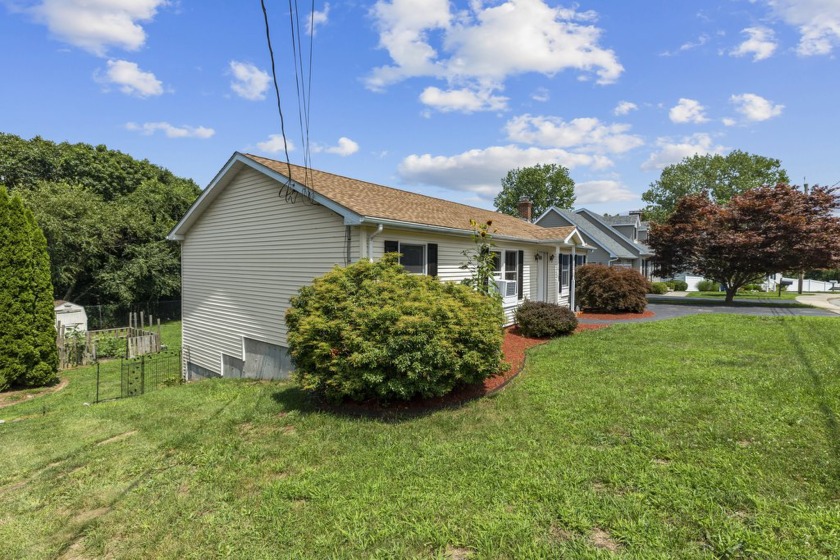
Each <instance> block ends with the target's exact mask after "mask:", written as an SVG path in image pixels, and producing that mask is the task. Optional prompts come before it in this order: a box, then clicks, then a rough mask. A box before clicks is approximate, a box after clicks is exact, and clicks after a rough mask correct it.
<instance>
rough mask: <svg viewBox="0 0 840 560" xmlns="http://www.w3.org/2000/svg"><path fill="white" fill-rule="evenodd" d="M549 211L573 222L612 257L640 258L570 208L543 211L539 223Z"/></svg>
mask: <svg viewBox="0 0 840 560" xmlns="http://www.w3.org/2000/svg"><path fill="white" fill-rule="evenodd" d="M549 212H554V213H556V214H557V215H558V216H560V217H562V218H563V219H564V220H566V221H567V222H568V223H570V224H573V225H574V226H575V227H576V228H577V229H578V230H579V231H580V232H581V233H582V234H583V235H585V236H586V237H588V238H589V239H591V240H592V243H593V244H594V245H597V246H598V247H600V248H601V249H603V250H604V251H606V252H607V253H608V254H609V256H610V258H611V259H635V258H638V255H636V254H634V253H632V252H631V251H629V250H628V249H626V248H625V247H624V246H623V245H621V243H619V242H618V241H616V240H615V239H613V238H612V237H610V236H609V235H607V234H606V233H604V232H603V231H601V230H600V229H598V228H597V227H595V226H593V225H592V224H591V223H590V222H589V221H588V220H587V219H586V218H584V217H583V216H580V215H578V214H575V213H574V212H572V211H570V210H563V209H562V208H556V207H554V206H552V207H551V208H549V209H548V210H546V211H545V212H543V214H542V216H540V217H539V218H537V223H539V222H540V220H542V219H543V217H545V215H546V214H548V213H549Z"/></svg>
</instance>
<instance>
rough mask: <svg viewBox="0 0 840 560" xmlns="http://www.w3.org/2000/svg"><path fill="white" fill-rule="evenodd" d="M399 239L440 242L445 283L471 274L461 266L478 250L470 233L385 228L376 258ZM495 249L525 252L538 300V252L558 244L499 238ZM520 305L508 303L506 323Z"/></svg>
mask: <svg viewBox="0 0 840 560" xmlns="http://www.w3.org/2000/svg"><path fill="white" fill-rule="evenodd" d="M374 231H375V230H373V229H366V230H365V235H363V238H365V239H366V237H365V236H366V235H370V234H371V233H372V232H374ZM386 240H387V241H399V242H402V243H413V244H423V245H425V244H428V243H437V245H438V278H440V279H441V280H442V281H445V282H460V281H461V280H463V279H464V278H468V277H469V272H468V271H467V270H463V269H461V265H462V264H463V263H464V262H465V261H466V257H465V256H464V254H463V251H465V250H471V249H475V243H474V242H473V240H472V239H471V238H470V237H468V236H454V235H439V234H434V233H424V232H416V231H410V230H403V229H397V228H387V227H386V228H384V229H383V230H382V232H381V233H379V234H377V235H376V237H374V239H373V258H374V260H376V259H379V258H380V257H382V255H383V253H384V251H385V241H386ZM495 244H496V247H495V249H494V250H509V251H520V250H521V251H523V263H522V264H523V266H524V268H523V284H524V286H523V291H524V292H525V298H530V299H535V298H536V296H537V293H538V292H537V281H538V279H537V274H536V272H537V262H536V260H535V259H534V255H535V253H536V252H538V251H545V252H547V253H548V254H549V255H552V254H554V250H555V249H554V247H552V246H547V245H543V246H539V245H534V244H527V243H512V242H506V241H496V242H495ZM551 264H552V263H549V265H548V284H549V285H548V286H547V287H546V289H547V294H548V298H549V301H553V302H556V299H555V298H557V294H556V292H557V288H556V286H557V272H556V270H555V269H556V268H557V267H556V266H551ZM516 307H517V305H507V306H505V321H506V324H512V323H513V313H514V311H516Z"/></svg>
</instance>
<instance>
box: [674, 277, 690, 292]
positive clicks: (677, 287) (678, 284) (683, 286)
mask: <svg viewBox="0 0 840 560" xmlns="http://www.w3.org/2000/svg"><path fill="white" fill-rule="evenodd" d="M673 283H674V285H673V286H671V288H672V289H673V290H674V291H675V292H684V291H686V290H688V282H686V281H685V280H673Z"/></svg>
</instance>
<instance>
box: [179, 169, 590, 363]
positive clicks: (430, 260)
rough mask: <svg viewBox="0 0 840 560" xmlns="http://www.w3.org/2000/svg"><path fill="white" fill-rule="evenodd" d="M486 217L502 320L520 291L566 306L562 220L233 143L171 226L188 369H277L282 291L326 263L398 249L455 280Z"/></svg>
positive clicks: (570, 248)
mask: <svg viewBox="0 0 840 560" xmlns="http://www.w3.org/2000/svg"><path fill="white" fill-rule="evenodd" d="M471 219H473V220H476V221H477V222H479V223H482V222H485V221H487V220H493V225H492V230H493V231H494V233H493V238H494V242H495V244H496V246H497V249H496V251H497V252H498V259H497V262H498V270H497V278H496V279H497V285H498V286H499V287H500V288H501V290H502V292H503V295H504V298H503V300H504V301H503V305H504V309H505V316H506V319H507V321H508V323H510V322H512V317H513V312H514V310H515V309H516V308H517V307H518V306H519V305H520V304H521V303H522V302H523V301H524V300H525V299H526V298H527V299H532V300H540V301H549V302H555V303H560V304H564V305H573V304H574V301H573V293H574V275H573V270H572V268H571V267H568V266H566V267H564V266H563V265H562V263H568V262H570V260H572V259H574V257H575V256H577V255H579V254H580V253H584V252H586V251H587V249H588V247H587V246H586V244H585V243H584V241H583V239H582V238H581V236H580V234H579V233H578V232H577V230H576V229H575V228H574V227H573V226H561V227H556V228H543V227H540V226H537V225H535V224H533V223H531V222H530V221H527V220H524V219H519V218H515V217H513V216H507V215H504V214H499V213H498V212H492V211H489V210H483V209H480V208H474V207H472V206H466V205H463V204H457V203H454V202H449V201H445V200H441V199H437V198H432V197H428V196H423V195H420V194H416V193H412V192H406V191H401V190H398V189H393V188H389V187H384V186H381V185H375V184H372V183H366V182H364V181H358V180H355V179H349V178H346V177H341V176H338V175H333V174H330V173H324V172H321V171H316V170H312V169H304V168H302V167H298V166H294V165H292V166H290V165H288V164H286V163H283V162H279V161H275V160H271V159H267V158H262V157H257V156H252V155H246V154H240V153H234V155H233V156H232V157H231V158H230V160H228V162H227V163H226V164H225V166H224V167H223V168H222V170H221V171H220V172H219V173H218V174H217V175H216V177H215V178H214V179H213V181H212V182H211V183H210V185H209V186H208V187H207V188H206V189H205V190H204V192H203V193H202V195H201V196H200V197H199V199H198V200H197V201H196V202H195V204H193V206H192V207H191V208H190V209H189V211H188V212H187V213H186V215H185V216H184V217H183V218H182V219H181V221H180V222H178V224H177V225H176V226H175V228H174V229H173V230H172V231H171V232H170V234H169V236H168V239H171V240H177V241H179V242H180V243H181V268H182V307H183V309H182V311H183V323H182V332H183V349H184V362H185V367H186V372H187V375H188V377H189V378H197V377H209V376H219V375H221V376H225V377H256V378H282V377H286V376H288V374H289V372H290V371H291V369H292V367H293V364H292V362H291V360H290V357H289V355H288V351H287V342H286V324H285V322H284V315H285V312H286V310H287V309H288V307H289V299H290V298H291V297H292V296H294V295H295V294H296V293H297V291H298V290H299V289H300V288H301V287H303V286H305V285H307V284H309V283H310V282H312V280H313V279H314V278H315V277H317V276H320V275H323V274H324V273H326V272H328V271H329V270H330V269H332V268H333V267H334V266H336V265H346V264H349V263H352V262H355V261H358V260H360V259H367V258H370V259H377V258H379V257H381V256H382V255H383V254H384V253H385V252H390V251H396V252H400V253H402V254H403V256H402V259H401V261H402V263H403V265H404V266H405V267H406V268H407V269H408V270H409V271H410V272H412V273H415V274H428V275H432V276H436V277H438V278H440V279H441V280H443V281H460V280H461V279H463V278H465V277H467V276H468V275H469V272H468V271H465V270H462V269H461V268H460V266H461V264H462V263H463V262H464V261H465V257H464V255H463V254H462V252H463V251H464V250H465V249H470V248H474V247H475V245H474V242H473V240H472V232H473V230H472V227H471V225H470V220H471Z"/></svg>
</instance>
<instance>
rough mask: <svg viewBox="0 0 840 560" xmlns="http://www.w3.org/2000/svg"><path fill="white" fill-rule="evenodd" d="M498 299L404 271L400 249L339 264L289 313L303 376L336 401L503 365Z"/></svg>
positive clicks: (434, 389) (478, 377) (441, 387)
mask: <svg viewBox="0 0 840 560" xmlns="http://www.w3.org/2000/svg"><path fill="white" fill-rule="evenodd" d="M503 323H504V314H503V311H502V307H501V305H500V303H499V302H498V301H496V300H495V299H493V298H490V297H487V296H485V295H482V294H480V293H478V292H476V291H474V290H472V289H471V288H469V287H467V286H464V285H461V284H456V283H450V282H440V281H438V280H437V279H435V278H432V277H429V276H420V275H412V274H408V273H407V272H405V269H403V267H402V266H400V264H399V263H398V262H397V257H396V255H386V256H385V257H383V258H382V259H380V260H379V261H377V262H375V263H371V262H368V261H359V262H357V263H354V264H351V265H349V266H347V267H336V268H334V269H333V270H332V271H330V272H328V273H327V274H325V275H324V276H322V277H320V278H317V279H316V280H315V281H314V283H313V284H312V285H311V286H306V287H304V288H301V290H300V291H299V292H298V295H296V296H294V297H293V298H292V300H291V307H290V308H289V310H288V311H287V312H286V325H287V327H288V341H289V352H290V354H291V356H292V358H293V359H294V362H295V378H296V380H297V382H298V383H299V384H300V385H301V386H302V387H303V388H305V389H308V390H312V391H315V392H317V393H318V394H320V395H322V396H323V397H325V398H326V399H328V400H330V401H333V402H337V401H341V400H343V399H345V398H349V399H351V400H355V401H366V400H371V399H375V400H377V401H379V402H388V401H392V400H408V399H411V398H414V397H424V398H428V397H437V396H441V395H445V394H447V393H449V392H451V391H452V390H453V389H455V388H456V387H458V386H460V385H464V384H469V383H476V382H480V381H483V380H484V379H486V378H488V377H491V376H492V375H495V374H497V373H498V372H500V371H502V369H503V362H502V339H503V336H504V335H503V331H502V324H503Z"/></svg>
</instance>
